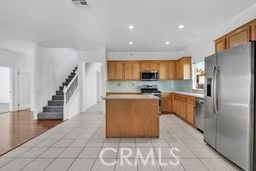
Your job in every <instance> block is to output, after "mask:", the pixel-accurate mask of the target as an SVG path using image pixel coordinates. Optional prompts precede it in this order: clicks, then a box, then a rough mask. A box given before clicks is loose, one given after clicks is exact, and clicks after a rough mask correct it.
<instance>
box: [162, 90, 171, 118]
mask: <svg viewBox="0 0 256 171" xmlns="http://www.w3.org/2000/svg"><path fill="white" fill-rule="evenodd" d="M161 96H162V98H161V107H162V113H171V112H172V110H173V109H172V98H173V94H171V93H162V94H161Z"/></svg>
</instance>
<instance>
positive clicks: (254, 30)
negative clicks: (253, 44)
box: [251, 20, 256, 40]
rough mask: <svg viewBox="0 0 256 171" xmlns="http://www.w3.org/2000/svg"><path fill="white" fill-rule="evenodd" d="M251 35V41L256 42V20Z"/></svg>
mask: <svg viewBox="0 0 256 171" xmlns="http://www.w3.org/2000/svg"><path fill="white" fill-rule="evenodd" d="M251 33H252V34H251V36H252V37H251V40H256V20H255V21H254V22H253V23H252V26H251Z"/></svg>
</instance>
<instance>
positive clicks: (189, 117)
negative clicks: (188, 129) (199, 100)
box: [186, 104, 195, 125]
mask: <svg viewBox="0 0 256 171" xmlns="http://www.w3.org/2000/svg"><path fill="white" fill-rule="evenodd" d="M194 111H195V109H194V105H191V104H186V121H188V122H189V123H190V124H192V125H194V124H195V113H194Z"/></svg>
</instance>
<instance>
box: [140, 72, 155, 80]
mask: <svg viewBox="0 0 256 171" xmlns="http://www.w3.org/2000/svg"><path fill="white" fill-rule="evenodd" d="M140 79H141V81H156V80H158V71H142V72H141V77H140Z"/></svg>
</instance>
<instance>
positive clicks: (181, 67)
mask: <svg viewBox="0 0 256 171" xmlns="http://www.w3.org/2000/svg"><path fill="white" fill-rule="evenodd" d="M176 78H177V79H178V80H187V79H192V58H191V57H182V58H180V59H179V60H177V61H176Z"/></svg>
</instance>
